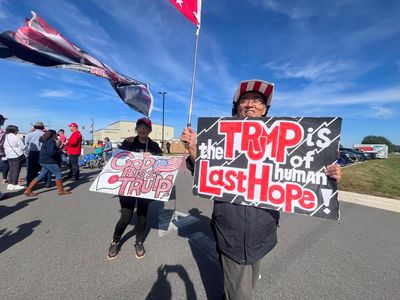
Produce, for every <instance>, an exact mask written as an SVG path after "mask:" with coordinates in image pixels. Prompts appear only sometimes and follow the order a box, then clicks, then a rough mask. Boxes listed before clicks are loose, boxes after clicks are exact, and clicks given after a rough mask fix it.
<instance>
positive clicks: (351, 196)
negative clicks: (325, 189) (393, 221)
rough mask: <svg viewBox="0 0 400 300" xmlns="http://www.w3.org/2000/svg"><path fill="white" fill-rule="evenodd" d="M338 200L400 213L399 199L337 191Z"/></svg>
mask: <svg viewBox="0 0 400 300" xmlns="http://www.w3.org/2000/svg"><path fill="white" fill-rule="evenodd" d="M339 201H343V202H349V203H354V204H359V205H365V206H369V207H374V208H380V209H385V210H390V211H394V212H398V213H400V200H397V199H389V198H383V197H377V196H371V195H364V194H357V193H352V192H346V191H339Z"/></svg>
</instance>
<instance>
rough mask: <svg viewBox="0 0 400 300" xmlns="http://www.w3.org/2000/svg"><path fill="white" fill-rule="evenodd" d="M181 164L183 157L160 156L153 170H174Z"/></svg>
mask: <svg viewBox="0 0 400 300" xmlns="http://www.w3.org/2000/svg"><path fill="white" fill-rule="evenodd" d="M181 164H182V158H181V157H172V158H160V159H157V161H156V162H155V163H154V165H153V170H154V171H159V172H173V171H175V170H177V169H179V167H180V166H181Z"/></svg>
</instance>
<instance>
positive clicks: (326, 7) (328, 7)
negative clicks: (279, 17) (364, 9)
mask: <svg viewBox="0 0 400 300" xmlns="http://www.w3.org/2000/svg"><path fill="white" fill-rule="evenodd" d="M349 2H351V1H349V0H335V1H329V2H328V1H320V0H311V1H310V0H253V3H254V4H256V5H263V6H264V7H266V8H267V9H269V10H271V11H274V12H277V13H280V14H283V15H286V16H287V17H289V18H290V19H293V20H299V19H305V18H310V17H313V16H326V15H327V16H330V15H333V14H335V13H337V11H338V10H339V9H341V8H342V7H343V6H346V5H348V4H349Z"/></svg>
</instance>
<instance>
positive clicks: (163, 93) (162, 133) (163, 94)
mask: <svg viewBox="0 0 400 300" xmlns="http://www.w3.org/2000/svg"><path fill="white" fill-rule="evenodd" d="M158 93H159V94H160V95H162V132H161V148H162V149H163V150H164V111H165V94H166V93H167V92H165V91H162V92H158Z"/></svg>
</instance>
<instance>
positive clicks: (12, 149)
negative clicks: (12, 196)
mask: <svg viewBox="0 0 400 300" xmlns="http://www.w3.org/2000/svg"><path fill="white" fill-rule="evenodd" d="M17 133H18V127H17V126H15V125H8V126H7V127H6V138H5V141H4V152H5V154H6V158H7V160H8V164H9V166H10V170H9V173H8V182H9V184H8V186H7V190H22V189H24V187H23V186H22V185H19V184H18V178H19V173H20V172H21V166H22V159H23V157H24V151H25V145H24V142H23V141H22V139H21V138H20V137H19V136H17Z"/></svg>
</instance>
